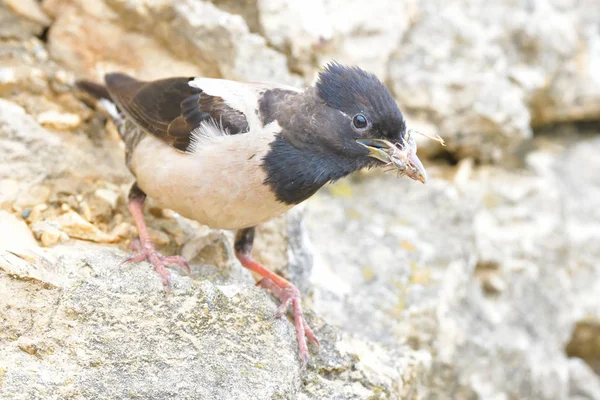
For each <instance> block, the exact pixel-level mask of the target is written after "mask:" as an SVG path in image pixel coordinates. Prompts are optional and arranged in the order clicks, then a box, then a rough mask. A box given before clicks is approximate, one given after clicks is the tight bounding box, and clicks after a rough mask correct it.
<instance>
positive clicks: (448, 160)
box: [428, 149, 460, 165]
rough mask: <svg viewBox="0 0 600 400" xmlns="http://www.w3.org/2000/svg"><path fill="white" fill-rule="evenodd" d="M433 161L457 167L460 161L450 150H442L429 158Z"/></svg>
mask: <svg viewBox="0 0 600 400" xmlns="http://www.w3.org/2000/svg"><path fill="white" fill-rule="evenodd" d="M428 158H429V159H430V160H431V161H437V162H440V163H443V164H447V165H456V164H458V162H459V161H460V158H459V157H458V156H457V154H455V153H453V152H451V151H450V150H448V149H442V150H439V151H438V152H436V153H434V154H433V155H431V156H430V157H428Z"/></svg>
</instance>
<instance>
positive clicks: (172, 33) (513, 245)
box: [0, 0, 600, 400]
mask: <svg viewBox="0 0 600 400" xmlns="http://www.w3.org/2000/svg"><path fill="white" fill-rule="evenodd" d="M599 12H600V8H599V7H597V5H596V4H594V2H590V1H580V2H576V1H552V2H543V1H533V2H521V3H519V2H516V3H515V2H506V1H505V2H499V3H494V4H493V5H490V4H489V2H481V1H476V2H466V1H456V2H450V3H448V2H439V1H437V0H427V1H420V2H412V1H401V2H394V3H393V4H391V3H390V2H383V1H371V2H368V3H365V2H355V1H351V2H347V1H345V2H341V1H337V0H335V1H330V0H311V1H306V2H281V1H272V0H253V1H244V2H236V1H228V0H213V1H211V2H205V1H200V0H198V1H192V0H185V1H167V0H133V1H131V0H127V1H125V0H101V1H94V2H84V1H81V0H75V1H66V0H44V1H42V2H36V1H33V0H31V1H29V0H28V1H12V0H3V1H1V2H0V21H1V22H2V23H0V97H2V99H0V398H2V399H19V400H21V399H37V398H44V399H46V398H48V399H54V398H56V399H95V398H103V397H107V396H108V397H110V398H129V397H132V398H134V397H135V398H148V399H165V398H178V399H179V398H181V399H187V398H189V399H192V398H203V399H219V400H220V399H230V398H236V399H264V398H269V399H271V398H278V399H302V400H308V399H310V400H312V399H315V400H316V399H433V398H435V399H494V400H496V399H569V400H584V399H588V400H591V399H594V400H595V399H599V398H600V378H599V376H598V373H599V371H600V347H598V337H599V332H600V298H599V296H598V293H600V269H599V264H598V261H597V260H598V259H600V247H598V244H597V243H600V237H599V235H600V222H599V221H600V214H599V210H600V200H599V199H600V178H599V175H598V173H597V172H596V171H598V170H600V165H599V161H598V160H599V159H598V157H597V154H598V153H599V152H600V141H599V140H598V137H597V135H598V133H599V132H600V128H599V126H598V124H597V122H594V121H597V120H599V119H600V118H599V115H600V106H599V105H598V104H599V99H600V89H599V84H598V82H599V81H600V79H599V78H598V76H597V74H598V71H600V68H597V66H596V64H597V63H598V61H599V60H600V53H599V48H600V47H598V43H600V33H599V32H598V27H597V21H598V20H599V19H600V15H599V14H598V13H599ZM47 28H49V30H48V31H46V29H47ZM332 58H335V59H337V60H339V61H341V62H345V63H356V64H359V65H361V66H363V67H365V68H367V69H369V70H371V71H373V72H375V73H377V74H378V75H379V76H380V77H381V78H382V79H384V80H385V81H386V82H387V83H388V84H389V87H390V88H391V89H392V90H393V92H394V94H395V95H396V97H397V99H398V101H399V104H400V105H401V107H402V108H403V109H405V110H407V111H409V112H410V115H409V117H410V120H411V122H412V123H413V124H414V125H415V126H417V127H419V128H423V130H425V131H431V132H438V131H439V132H440V133H441V134H442V136H444V138H445V139H446V140H447V142H448V148H447V150H448V152H449V153H451V155H450V158H451V159H455V160H457V161H458V164H457V165H456V166H449V165H446V164H442V163H438V164H435V162H434V161H433V160H425V161H424V163H425V164H426V166H427V168H428V171H429V175H430V176H431V180H430V182H428V185H426V186H422V185H418V184H415V183H414V182H410V181H408V180H406V179H400V180H399V179H397V178H396V177H394V176H389V175H384V174H377V173H364V174H357V175H356V176H355V177H353V178H352V179H349V180H344V181H341V182H339V183H337V184H335V185H333V186H330V187H328V188H327V189H325V190H324V191H322V192H321V193H319V194H318V195H317V196H316V197H315V198H313V199H311V200H310V201H309V202H308V203H307V204H306V207H304V208H298V209H295V210H293V212H291V213H289V214H287V215H286V216H284V217H282V218H280V219H278V220H275V221H271V222H270V223H268V224H265V225H264V226H261V227H259V230H258V237H257V243H256V246H255V249H254V255H255V257H256V258H258V259H259V260H261V261H263V262H264V263H265V264H266V265H268V266H269V267H271V268H272V269H274V270H276V271H277V272H279V273H281V274H282V275H284V276H285V277H287V278H289V279H290V280H292V281H293V282H295V283H296V284H297V285H298V286H299V287H300V289H301V290H302V292H303V293H304V294H305V299H304V307H305V309H306V310H307V313H308V319H309V321H310V322H311V324H312V325H313V327H314V328H315V329H316V333H317V335H318V336H319V338H320V340H321V343H322V346H321V349H320V350H317V349H316V348H311V354H312V356H313V358H312V359H311V362H310V364H309V367H308V369H307V370H306V371H303V370H302V369H301V368H300V363H299V360H298V358H297V345H296V343H295V338H294V331H293V327H292V325H291V324H290V322H289V321H286V320H285V319H284V320H272V319H271V317H272V315H273V313H274V311H275V308H276V305H277V301H276V299H274V298H272V297H271V296H270V295H268V294H267V293H265V292H264V291H263V290H260V289H258V288H256V287H254V279H253V277H252V276H251V275H250V273H249V272H248V271H246V270H245V269H243V268H242V267H241V266H240V265H239V263H238V262H237V261H236V260H235V257H234V256H233V251H232V246H231V243H232V235H231V233H229V232H221V231H213V230H210V229H208V228H207V227H204V226H200V225H199V224H197V223H195V222H193V221H189V220H185V219H183V218H181V217H179V216H178V215H177V214H175V213H173V212H171V211H169V210H161V209H158V208H157V207H156V206H155V205H154V204H153V203H152V200H151V199H149V201H148V205H147V207H146V210H147V212H146V214H147V220H148V224H149V227H150V233H151V235H152V237H153V239H154V240H155V241H156V243H157V244H158V246H159V248H160V249H161V250H162V251H164V252H165V253H167V254H175V253H180V254H183V255H184V256H185V257H186V258H187V259H189V260H190V261H191V264H192V273H191V275H190V276H185V275H183V274H182V273H181V272H180V271H177V270H174V271H173V282H174V286H173V291H172V293H171V294H170V295H168V296H166V295H165V293H164V291H163V288H162V286H161V283H160V280H159V279H158V278H157V277H156V275H155V274H154V272H153V271H152V268H151V267H150V265H149V264H148V263H139V264H126V265H120V263H121V261H122V260H123V259H124V258H125V257H126V255H127V254H129V253H128V250H127V249H128V248H129V247H130V244H131V240H132V239H133V238H134V237H135V236H136V231H135V228H134V227H133V224H132V220H131V217H130V216H129V213H128V212H127V210H126V204H125V199H126V195H127V191H128V189H129V186H130V184H131V181H132V179H131V176H130V175H129V173H128V171H127V170H126V168H125V166H124V163H123V155H122V150H121V147H122V145H121V144H120V142H119V139H118V137H117V136H116V134H115V130H114V127H113V126H112V125H111V123H107V121H106V118H105V116H103V115H101V114H100V113H98V112H96V111H94V110H93V108H91V107H90V106H91V104H88V103H86V102H85V101H87V100H86V99H84V98H81V97H80V96H79V95H78V94H77V92H76V91H75V90H74V89H73V81H74V78H75V77H88V78H92V79H97V80H99V79H101V76H102V74H103V73H104V72H106V71H109V70H122V71H125V72H129V73H132V74H135V75H136V76H138V77H141V78H148V79H150V78H157V77H164V76H172V75H196V74H202V75H205V76H212V77H224V78H232V79H242V80H269V81H278V82H283V83H288V84H295V85H300V84H302V82H304V83H305V84H306V83H308V82H310V81H311V80H312V79H314V73H315V71H316V70H317V69H318V67H319V65H320V64H321V63H323V62H325V61H326V60H329V59H332ZM573 121H575V122H578V121H588V122H586V123H585V124H580V125H563V126H562V127H551V126H548V127H546V128H544V129H540V130H538V131H537V135H536V137H535V138H534V139H533V140H531V139H530V137H531V133H532V129H533V128H532V126H536V125H547V124H551V123H555V122H573ZM590 121H591V122H590ZM582 132H583V133H582ZM515 149H517V150H515ZM435 151H437V149H432V148H428V147H427V146H426V145H424V146H423V147H421V148H420V154H430V155H431V154H435ZM467 156H468V157H467ZM507 159H510V160H511V162H510V163H509V162H508V161H503V162H502V163H498V164H497V165H495V166H490V165H480V164H476V162H475V160H480V161H490V160H495V161H498V160H507ZM305 217H306V218H305Z"/></svg>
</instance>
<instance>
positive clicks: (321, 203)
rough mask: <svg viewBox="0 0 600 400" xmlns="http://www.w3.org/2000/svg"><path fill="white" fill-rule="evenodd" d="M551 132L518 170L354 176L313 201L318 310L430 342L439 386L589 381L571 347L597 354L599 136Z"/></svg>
mask: <svg viewBox="0 0 600 400" xmlns="http://www.w3.org/2000/svg"><path fill="white" fill-rule="evenodd" d="M564 135H566V136H567V135H568V134H567V133H565V134H564ZM558 138H559V136H558V135H556V136H554V137H541V138H539V139H537V140H536V142H535V143H534V146H535V147H534V149H533V150H532V151H531V152H529V153H528V155H527V158H526V160H525V165H524V167H523V168H522V169H516V170H504V169H501V168H497V167H486V168H479V169H476V170H473V171H472V172H471V173H468V172H464V171H465V170H464V168H465V167H458V168H457V175H458V171H461V170H462V172H460V175H461V176H460V178H459V179H456V180H455V181H454V182H452V181H442V180H437V179H432V181H431V182H429V183H428V185H427V186H419V185H415V184H414V183H413V182H408V181H404V180H396V179H395V178H394V177H393V176H379V177H377V176H370V177H368V178H369V179H364V178H362V177H360V179H356V180H355V182H354V184H353V185H351V186H348V187H347V188H346V189H343V188H340V187H339V186H333V187H332V188H331V190H330V193H329V194H328V193H327V192H324V193H322V194H321V195H319V196H317V197H316V198H315V199H314V200H311V201H310V202H309V204H308V206H307V209H308V210H309V213H308V216H309V218H308V221H307V223H308V227H309V232H311V235H312V239H313V243H315V249H316V251H317V254H320V255H321V257H320V258H319V259H318V262H316V263H315V265H314V268H313V271H314V273H313V277H312V279H313V282H314V285H315V288H314V309H315V310H316V311H317V312H318V313H319V314H321V315H323V316H324V318H325V319H326V320H327V321H330V322H332V323H335V324H337V325H339V326H341V327H342V328H343V329H344V330H347V331H350V332H353V333H355V334H357V335H361V336H365V337H368V338H370V339H373V340H376V341H379V342H383V343H388V344H390V345H391V344H393V343H407V344H410V345H411V346H413V348H415V349H421V350H425V349H427V350H428V351H429V352H431V354H433V355H434V356H433V366H432V369H431V375H430V376H429V377H430V380H429V381H428V386H427V388H426V389H425V390H424V392H425V393H428V395H430V396H435V397H436V398H460V397H463V396H465V397H466V398H471V397H472V398H483V399H492V398H536V399H568V398H570V397H569V396H571V393H576V392H579V391H583V392H585V393H590V390H592V389H591V388H593V387H595V385H597V384H598V383H600V382H599V378H598V376H594V375H593V374H591V373H586V374H587V375H586V376H592V377H593V378H592V379H593V383H592V382H589V383H588V382H585V383H584V380H582V379H580V378H578V376H579V375H577V376H575V375H571V374H572V373H573V374H576V373H577V374H579V372H578V371H575V372H572V367H571V364H572V362H571V361H570V360H569V358H568V355H567V354H569V355H570V356H576V357H584V358H586V357H587V359H588V362H589V363H590V364H591V365H592V366H594V367H595V365H596V364H594V363H596V362H597V361H596V360H597V357H596V356H595V354H597V352H596V351H595V350H594V349H595V348H596V346H597V341H594V339H593V338H594V333H593V332H597V329H596V327H597V324H595V323H594V322H593V321H597V316H598V315H600V311H599V309H598V304H599V303H598V293H600V292H599V287H598V285H599V279H598V276H599V275H600V270H599V269H598V263H597V259H598V246H597V245H596V244H595V243H598V242H599V239H600V238H599V237H598V233H599V232H600V224H599V221H600V218H598V216H597V215H596V214H597V210H598V208H599V207H600V196H598V195H597V191H598V189H599V188H600V182H599V181H598V178H597V174H595V173H594V172H592V171H595V170H596V169H595V168H594V167H595V166H596V164H597V161H596V159H597V157H596V156H595V154H597V152H598V151H600V140H598V138H597V137H595V138H586V137H579V138H578V139H573V138H571V140H564V139H562V140H559V139H558ZM571 142H573V143H571ZM581 165H585V166H586V167H584V168H583V169H582V168H581V167H580V166H581ZM432 171H433V173H432V175H433V176H435V175H436V173H435V169H433V170H432ZM443 172H445V171H443V170H439V171H438V173H443ZM363 179H364V181H363ZM338 185H339V184H338ZM342 185H343V184H342ZM382 188H385V189H382ZM391 199H393V201H390V200H391ZM325 219H327V221H328V223H327V224H323V223H322V221H324V220H325ZM356 321H361V323H360V324H357V323H356ZM576 324H578V326H579V328H578V330H576V331H575V333H574V334H573V330H574V329H575V326H576ZM583 326H587V327H588V328H587V329H582V328H583ZM572 335H574V336H573V337H571V336H572ZM595 343H596V344H595ZM567 345H568V346H569V347H567ZM586 388H587V389H586ZM583 398H585V397H583Z"/></svg>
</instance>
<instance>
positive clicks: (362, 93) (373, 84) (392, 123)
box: [316, 62, 405, 130]
mask: <svg viewBox="0 0 600 400" xmlns="http://www.w3.org/2000/svg"><path fill="white" fill-rule="evenodd" d="M316 87H317V93H318V95H319V97H320V98H321V99H322V100H323V101H324V102H325V103H326V104H327V105H328V106H329V107H332V108H335V109H337V110H340V111H342V112H344V113H346V114H348V115H354V114H356V113H359V112H363V113H368V114H370V116H371V118H372V119H373V120H376V121H381V122H382V123H383V124H384V125H386V126H384V127H381V128H383V129H384V130H385V129H386V128H389V129H398V127H404V128H405V123H404V118H403V117H402V113H401V112H400V109H399V108H398V105H397V104H396V101H395V100H394V97H393V96H392V94H391V93H390V91H389V90H388V89H387V88H386V87H385V85H384V84H383V82H381V81H380V80H379V78H377V76H375V75H374V74H371V73H369V72H367V71H365V70H363V69H361V68H358V67H347V66H344V65H341V64H338V63H337V62H331V63H329V64H327V66H326V67H325V69H324V70H323V71H322V72H321V73H320V74H319V80H318V81H317V83H316Z"/></svg>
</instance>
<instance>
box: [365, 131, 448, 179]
mask: <svg viewBox="0 0 600 400" xmlns="http://www.w3.org/2000/svg"><path fill="white" fill-rule="evenodd" d="M414 134H420V135H423V136H425V137H427V138H429V139H432V140H435V141H437V142H439V143H440V144H441V145H442V146H443V145H444V140H443V139H442V138H441V137H439V136H437V135H436V136H435V137H432V136H428V135H425V134H422V133H420V132H417V131H414V130H409V131H408V132H407V133H406V135H405V140H404V143H399V144H394V143H392V142H390V141H388V140H385V139H357V142H358V143H359V144H361V145H362V146H364V147H365V148H367V149H368V150H369V156H370V157H373V158H376V159H378V160H379V161H381V162H383V163H385V164H386V165H392V166H394V167H395V168H396V169H397V170H398V172H399V173H400V174H401V175H406V176H408V177H409V178H411V179H414V180H416V181H419V182H422V183H425V182H427V172H426V171H425V167H424V166H423V164H422V163H421V160H419V157H417V144H416V143H415V139H414Z"/></svg>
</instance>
